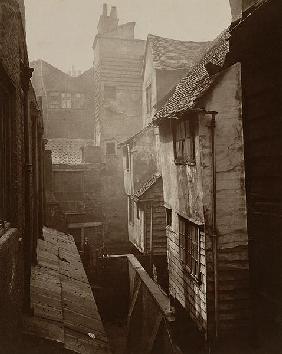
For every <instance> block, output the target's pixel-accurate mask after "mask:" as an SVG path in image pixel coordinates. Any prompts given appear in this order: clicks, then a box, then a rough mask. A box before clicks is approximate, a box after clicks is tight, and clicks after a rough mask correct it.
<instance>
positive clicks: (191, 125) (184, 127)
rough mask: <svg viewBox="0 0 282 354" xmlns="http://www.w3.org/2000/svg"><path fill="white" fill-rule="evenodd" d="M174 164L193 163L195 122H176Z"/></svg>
mask: <svg viewBox="0 0 282 354" xmlns="http://www.w3.org/2000/svg"><path fill="white" fill-rule="evenodd" d="M173 140H174V156H175V162H178V163H185V162H194V161H195V122H194V120H193V119H189V120H184V119H182V120H180V121H177V122H176V126H175V129H174V137H173Z"/></svg>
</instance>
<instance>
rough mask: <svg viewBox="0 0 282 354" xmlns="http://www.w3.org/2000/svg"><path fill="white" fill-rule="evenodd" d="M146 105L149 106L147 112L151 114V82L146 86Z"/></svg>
mask: <svg viewBox="0 0 282 354" xmlns="http://www.w3.org/2000/svg"><path fill="white" fill-rule="evenodd" d="M146 107H147V114H151V112H152V85H151V84H150V85H149V86H148V87H147V88H146Z"/></svg>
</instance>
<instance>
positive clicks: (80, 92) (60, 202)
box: [31, 60, 102, 253]
mask: <svg viewBox="0 0 282 354" xmlns="http://www.w3.org/2000/svg"><path fill="white" fill-rule="evenodd" d="M31 65H32V66H33V67H34V69H35V71H34V76H33V79H32V80H33V83H34V86H35V90H36V92H37V94H40V95H42V97H43V111H44V123H45V126H46V129H45V132H46V133H45V137H46V138H47V143H46V149H47V151H48V150H49V151H50V152H51V159H52V170H50V167H49V170H48V168H47V166H46V171H49V172H48V177H47V176H46V179H47V180H48V181H47V186H48V188H47V192H48V193H47V197H48V199H47V206H48V208H47V211H48V213H47V217H48V218H47V224H48V225H49V226H52V227H55V228H57V229H61V230H68V231H69V232H70V233H71V234H73V235H74V237H75V240H76V243H77V246H78V248H79V250H80V251H81V252H82V253H83V252H84V245H85V243H86V244H87V243H88V240H89V239H92V238H98V236H97V233H98V234H99V238H100V240H99V242H98V243H99V244H98V245H97V246H99V247H101V245H102V237H101V234H102V230H101V220H102V211H101V202H100V200H101V198H100V195H101V191H100V171H101V164H100V149H99V148H97V147H94V146H93V145H94V144H93V141H94V99H93V97H94V84H93V70H92V69H89V70H88V71H86V72H84V73H82V74H80V75H79V76H75V77H73V76H71V75H68V74H65V73H64V72H62V71H60V70H58V69H56V68H55V67H53V66H52V65H50V64H48V63H46V62H44V61H42V60H38V61H36V62H33V63H32V64H31ZM46 164H47V165H48V160H47V161H46ZM97 222H98V224H97ZM95 235H96V236H95ZM92 241H93V240H92Z"/></svg>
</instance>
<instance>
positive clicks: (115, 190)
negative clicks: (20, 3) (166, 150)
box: [93, 4, 145, 244]
mask: <svg viewBox="0 0 282 354" xmlns="http://www.w3.org/2000/svg"><path fill="white" fill-rule="evenodd" d="M134 26H135V23H133V22H129V23H126V24H122V25H119V23H118V17H117V9H116V8H115V7H112V8H111V12H110V15H108V13H107V5H106V4H105V5H104V8H103V14H102V15H101V17H100V20H99V24H98V33H97V35H96V37H95V41H94V45H93V50H94V83H95V144H96V146H100V147H101V159H102V163H103V170H102V175H101V181H102V201H103V207H102V208H103V213H104V219H105V237H106V238H105V240H106V242H108V243H109V242H110V243H111V244H113V243H120V242H121V243H123V242H126V241H127V240H128V233H127V197H126V194H125V192H124V188H123V167H122V151H121V150H119V149H118V144H119V143H121V142H123V141H125V140H126V139H127V138H128V137H130V136H132V135H133V134H135V133H136V132H137V131H138V130H140V128H141V127H142V122H141V119H140V118H141V97H142V76H141V69H142V61H143V56H144V47H145V42H144V41H142V40H139V39H135V38H134Z"/></svg>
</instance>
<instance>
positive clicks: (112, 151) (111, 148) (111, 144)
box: [106, 141, 116, 155]
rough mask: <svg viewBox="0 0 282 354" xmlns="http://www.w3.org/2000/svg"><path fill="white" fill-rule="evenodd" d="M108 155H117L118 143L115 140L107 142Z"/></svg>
mask: <svg viewBox="0 0 282 354" xmlns="http://www.w3.org/2000/svg"><path fill="white" fill-rule="evenodd" d="M106 155H116V143H115V142H114V141H111V142H109V143H106Z"/></svg>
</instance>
